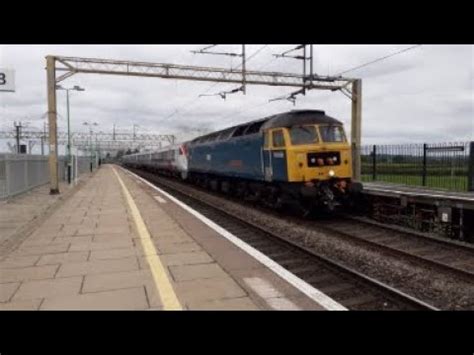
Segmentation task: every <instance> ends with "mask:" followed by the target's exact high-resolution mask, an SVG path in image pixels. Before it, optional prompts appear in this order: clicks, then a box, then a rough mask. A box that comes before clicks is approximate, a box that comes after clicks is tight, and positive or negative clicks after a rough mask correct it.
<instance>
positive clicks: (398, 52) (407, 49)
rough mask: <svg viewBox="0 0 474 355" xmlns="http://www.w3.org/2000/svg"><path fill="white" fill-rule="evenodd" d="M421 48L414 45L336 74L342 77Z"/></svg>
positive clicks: (418, 45)
mask: <svg viewBox="0 0 474 355" xmlns="http://www.w3.org/2000/svg"><path fill="white" fill-rule="evenodd" d="M420 46H421V44H417V45H414V46H411V47H408V48H405V49H402V50H400V51H397V52H395V53H391V54H388V55H386V56H383V57H380V58H376V59H374V60H372V61H370V62H367V63H364V64H360V65H358V66H356V67H353V68H350V69H347V70H344V71H342V72H340V73H338V74H336V76H340V75H342V74H346V73H349V72H351V71H354V70H358V69H361V68H364V67H366V66H369V65H372V64H374V63H378V62H381V61H382V60H385V59H388V58H391V57H394V56H396V55H399V54H402V53H404V52H408V51H410V50H412V49H415V48H417V47H420Z"/></svg>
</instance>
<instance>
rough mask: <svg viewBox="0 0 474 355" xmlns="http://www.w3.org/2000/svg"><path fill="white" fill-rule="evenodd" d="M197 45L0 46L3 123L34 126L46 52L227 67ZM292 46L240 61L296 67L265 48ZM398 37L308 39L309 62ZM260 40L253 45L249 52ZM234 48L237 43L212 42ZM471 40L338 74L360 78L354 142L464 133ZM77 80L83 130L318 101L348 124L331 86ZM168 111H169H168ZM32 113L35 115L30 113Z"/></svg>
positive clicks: (340, 59)
mask: <svg viewBox="0 0 474 355" xmlns="http://www.w3.org/2000/svg"><path fill="white" fill-rule="evenodd" d="M200 47H201V46H198V45H193V46H0V67H13V68H15V70H16V76H17V92H16V93H15V94H4V93H0V117H1V123H2V126H1V127H2V129H6V128H8V127H10V126H11V122H12V121H13V120H19V119H22V120H23V119H25V117H30V120H31V121H32V125H36V126H37V127H41V126H42V122H43V121H42V120H41V119H40V117H41V116H42V115H43V114H44V112H46V110H47V107H46V82H45V78H46V75H45V70H44V66H45V61H44V57H45V55H47V54H58V55H67V56H83V57H97V58H116V59H124V60H138V61H148V62H174V63H180V64H192V65H201V66H216V67H227V68H229V67H231V66H233V67H235V66H237V65H238V64H239V60H238V59H237V58H234V59H231V58H227V57H221V56H208V55H194V54H192V53H190V50H192V49H197V48H200ZM291 47H292V46H287V45H285V46H276V45H270V46H268V47H266V48H265V49H263V50H262V51H261V52H260V53H259V55H258V56H255V57H254V58H252V59H251V60H250V61H249V63H248V68H249V69H262V70H268V71H284V72H285V71H286V72H298V73H299V72H301V67H300V64H301V63H300V62H299V61H296V60H281V59H276V60H275V59H274V57H272V54H274V53H279V52H282V51H284V50H286V49H289V48H291ZM405 47H406V46H392V45H390V46H328V45H321V46H315V71H316V72H317V73H319V74H322V75H326V74H335V73H338V72H339V71H342V70H344V69H348V68H352V67H354V66H357V65H359V64H361V63H365V62H368V61H370V60H373V59H374V58H376V57H380V56H384V55H386V54H388V53H391V52H394V51H397V50H400V49H403V48H405ZM260 48H261V45H252V46H249V47H248V49H247V53H248V54H249V55H251V54H252V53H255V52H256V51H257V50H259V49H260ZM217 49H218V50H222V51H233V52H238V51H239V50H240V46H238V45H237V46H220V47H218V48H217ZM473 62H474V60H473V47H472V46H422V47H421V48H419V49H415V50H413V51H410V52H406V53H404V54H401V55H399V56H395V57H393V58H389V59H387V60H386V61H382V62H380V63H376V64H374V65H371V66H368V67H366V68H362V69H360V70H356V71H354V72H350V73H347V76H351V77H361V78H362V79H363V141H364V143H367V144H372V143H381V142H389V141H390V142H401V141H417V140H419V141H421V140H429V141H433V140H451V139H457V138H462V139H473V138H474V137H473V136H474V134H473V117H474V112H473V92H472V89H473V80H474V73H473V72H474V68H473ZM75 84H77V85H81V86H83V87H85V88H86V91H85V92H81V93H74V94H72V95H71V119H72V124H73V128H74V129H77V130H85V127H84V126H82V122H83V121H97V122H98V123H100V126H99V128H98V129H100V130H107V131H109V130H111V129H112V125H113V124H116V125H117V127H118V129H121V130H128V131H130V130H131V129H132V125H133V124H138V125H139V126H140V127H139V130H143V131H148V132H160V133H175V134H177V135H178V136H180V137H184V138H182V139H188V138H191V136H193V135H198V134H200V132H202V131H208V130H213V129H221V128H224V127H227V126H230V125H233V124H238V123H241V122H246V121H248V120H253V119H257V118H261V117H264V116H267V115H271V114H274V113H277V112H282V111H287V110H292V109H302V108H318V109H323V110H325V111H327V112H328V114H331V115H333V116H335V117H337V118H339V119H341V120H342V121H343V122H345V123H346V124H347V129H348V130H349V129H350V108H351V105H350V101H349V99H348V98H346V97H345V96H343V95H342V94H340V93H329V92H321V91H312V92H309V93H308V94H307V95H306V96H301V97H299V98H298V100H297V104H296V106H293V105H292V104H291V103H290V102H287V101H277V102H272V103H268V100H269V99H271V98H275V97H278V96H281V95H285V94H288V93H290V92H291V91H292V89H291V88H274V87H264V86H249V87H248V88H247V95H245V96H244V95H242V94H241V93H239V94H235V95H229V96H228V98H227V100H225V101H224V100H222V99H220V98H218V97H202V98H200V99H197V96H198V95H199V94H201V93H204V92H206V91H207V92H208V93H217V92H219V91H224V90H229V89H233V88H235V87H237V86H238V85H232V84H218V85H214V84H213V83H198V82H192V81H176V80H160V79H153V78H132V77H127V78H123V77H117V76H97V75H83V74H81V75H75V76H72V77H71V78H69V79H68V80H66V81H65V82H64V85H65V86H71V85H75ZM65 102H66V100H65V94H64V93H63V92H58V112H59V113H60V114H61V118H60V119H59V126H60V127H65V116H66V109H65ZM176 110H177V111H178V113H177V114H172V113H173V112H175V111H176ZM33 118H34V119H33Z"/></svg>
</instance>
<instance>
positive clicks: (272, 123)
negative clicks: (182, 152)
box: [191, 110, 342, 142]
mask: <svg viewBox="0 0 474 355" xmlns="http://www.w3.org/2000/svg"><path fill="white" fill-rule="evenodd" d="M304 124H340V125H342V122H341V121H338V120H336V119H335V118H333V117H330V116H328V115H326V113H325V112H324V111H321V110H292V111H288V112H284V113H279V114H276V115H273V116H269V117H265V118H263V119H262V118H261V119H258V120H254V121H250V122H246V123H243V124H240V125H237V126H232V127H228V128H226V129H223V130H219V131H216V132H212V133H209V134H206V135H204V136H200V137H197V138H195V139H193V140H192V141H191V142H197V141H202V140H203V139H204V140H206V139H211V140H213V139H217V137H219V135H224V136H226V137H235V135H236V134H237V133H236V132H239V133H238V134H237V135H239V136H240V135H242V134H244V132H243V131H246V130H247V128H248V127H250V126H252V125H254V127H255V129H254V130H252V132H253V133H257V132H259V131H262V130H264V129H268V128H278V127H291V126H294V125H304ZM257 127H258V128H257ZM224 132H225V133H224ZM227 133H228V134H227ZM245 134H249V133H247V132H246V133H245Z"/></svg>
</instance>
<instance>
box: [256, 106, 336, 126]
mask: <svg viewBox="0 0 474 355" xmlns="http://www.w3.org/2000/svg"><path fill="white" fill-rule="evenodd" d="M295 124H342V122H341V121H338V120H336V119H335V118H333V117H331V116H328V115H326V113H325V112H324V111H320V110H293V111H289V112H284V113H280V114H278V115H274V116H271V117H269V118H268V120H267V121H266V122H265V123H264V124H263V125H262V127H261V129H267V128H277V127H291V126H294V125H295Z"/></svg>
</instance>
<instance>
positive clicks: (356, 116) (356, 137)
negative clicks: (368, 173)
mask: <svg viewBox="0 0 474 355" xmlns="http://www.w3.org/2000/svg"><path fill="white" fill-rule="evenodd" d="M361 124H362V80H361V79H357V80H354V81H353V82H352V119H351V144H352V176H353V177H354V180H358V181H360V178H361V176H360V174H361V173H360V170H361V160H360V148H361V133H362V127H361Z"/></svg>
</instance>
